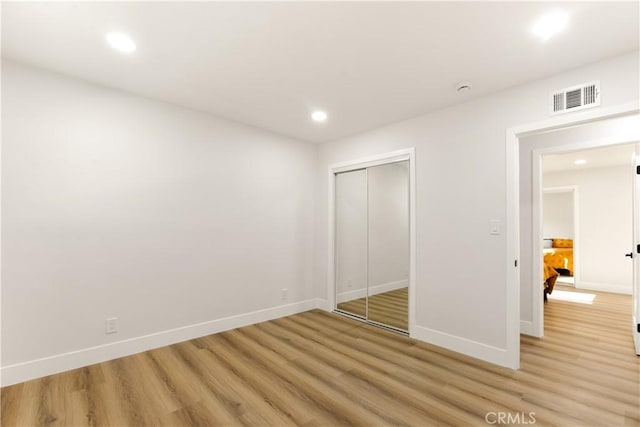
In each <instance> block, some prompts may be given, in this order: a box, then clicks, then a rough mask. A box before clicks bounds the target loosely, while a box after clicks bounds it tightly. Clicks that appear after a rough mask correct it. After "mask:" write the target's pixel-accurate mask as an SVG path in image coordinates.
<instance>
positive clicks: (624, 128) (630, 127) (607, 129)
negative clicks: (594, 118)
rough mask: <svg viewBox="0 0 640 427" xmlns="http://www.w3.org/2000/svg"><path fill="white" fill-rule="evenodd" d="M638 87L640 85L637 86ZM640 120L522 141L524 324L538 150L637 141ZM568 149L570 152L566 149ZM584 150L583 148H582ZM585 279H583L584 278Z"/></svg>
mask: <svg viewBox="0 0 640 427" xmlns="http://www.w3.org/2000/svg"><path fill="white" fill-rule="evenodd" d="M636 84H637V82H636ZM639 137H640V119H639V118H638V116H637V115H634V116H627V117H618V118H613V119H608V120H603V121H598V122H593V123H589V124H584V125H581V126H576V127H572V128H569V129H564V130H560V131H555V132H547V133H542V134H538V135H532V136H527V137H525V138H522V139H521V140H520V164H519V168H520V189H519V195H520V317H521V319H522V321H523V322H533V320H534V319H533V301H534V289H533V286H539V285H538V284H532V277H533V273H532V272H533V268H532V266H533V263H534V261H533V260H534V257H535V258H537V257H539V256H540V254H539V253H534V251H533V240H532V233H533V228H532V216H531V213H532V211H533V209H539V205H538V203H537V200H536V199H535V198H534V196H533V194H532V174H533V173H532V164H533V152H534V151H535V150H542V149H549V148H550V147H564V148H561V149H562V150H564V151H575V150H576V149H577V148H571V147H572V146H576V144H581V143H590V142H593V143H598V142H600V141H604V140H620V141H622V140H626V141H633V140H638V138H639ZM567 147H569V148H567ZM582 148H584V147H582ZM581 279H582V278H581Z"/></svg>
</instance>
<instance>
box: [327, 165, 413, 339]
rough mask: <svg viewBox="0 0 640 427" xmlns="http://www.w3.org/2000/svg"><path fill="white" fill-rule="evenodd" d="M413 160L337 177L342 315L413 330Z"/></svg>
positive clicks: (338, 279)
mask: <svg viewBox="0 0 640 427" xmlns="http://www.w3.org/2000/svg"><path fill="white" fill-rule="evenodd" d="M408 284H409V162H408V161H401V162H395V163H388V164H383V165H378V166H372V167H369V168H366V169H361V170H357V171H351V172H345V173H340V174H337V175H336V295H337V298H336V299H337V308H338V310H340V311H344V312H347V313H349V314H353V315H356V316H358V317H361V318H363V319H366V320H368V321H371V322H376V323H381V324H383V325H386V326H391V327H393V328H396V329H401V330H404V331H406V330H408Z"/></svg>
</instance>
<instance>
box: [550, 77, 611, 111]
mask: <svg viewBox="0 0 640 427" xmlns="http://www.w3.org/2000/svg"><path fill="white" fill-rule="evenodd" d="M598 105H600V82H592V83H584V84H581V85H578V86H571V87H568V88H566V89H562V90H558V91H555V92H554V93H553V94H552V95H551V114H561V113H568V112H570V111H576V110H583V109H585V108H591V107H597V106H598Z"/></svg>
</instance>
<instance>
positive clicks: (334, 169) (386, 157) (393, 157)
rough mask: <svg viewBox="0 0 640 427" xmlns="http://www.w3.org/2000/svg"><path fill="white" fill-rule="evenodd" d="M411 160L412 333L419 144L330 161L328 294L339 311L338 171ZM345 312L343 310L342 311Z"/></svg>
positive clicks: (411, 328)
mask: <svg viewBox="0 0 640 427" xmlns="http://www.w3.org/2000/svg"><path fill="white" fill-rule="evenodd" d="M405 160H408V161H409V307H408V310H409V313H408V314H409V331H408V332H409V336H411V334H412V331H414V330H415V328H414V325H415V323H416V321H415V313H416V310H415V305H416V191H415V188H416V186H415V182H416V168H415V148H414V147H411V148H405V149H402V150H397V151H392V152H388V153H382V154H376V155H373V156H368V157H365V158H360V159H355V160H349V161H346V162H341V163H335V164H332V165H329V171H328V175H329V177H328V181H329V188H328V195H329V200H328V206H329V212H328V214H329V218H328V219H329V220H328V225H329V227H328V239H327V240H328V245H327V247H328V259H327V266H328V268H327V270H328V271H327V297H328V302H329V304H328V307H327V308H328V311H336V308H337V301H336V266H335V262H336V260H335V253H336V206H335V203H336V199H335V188H336V174H337V173H341V172H349V171H353V170H357V169H364V168H368V167H372V166H379V165H384V164H388V163H396V162H401V161H405ZM341 314H342V313H341Z"/></svg>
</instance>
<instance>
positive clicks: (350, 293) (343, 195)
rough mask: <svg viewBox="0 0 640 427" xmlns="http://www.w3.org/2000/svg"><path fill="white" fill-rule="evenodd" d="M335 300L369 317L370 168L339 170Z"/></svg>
mask: <svg viewBox="0 0 640 427" xmlns="http://www.w3.org/2000/svg"><path fill="white" fill-rule="evenodd" d="M335 185H336V187H335V196H336V204H335V210H336V217H335V220H336V236H335V241H336V247H335V266H336V270H335V271H336V303H337V308H338V310H340V311H344V312H346V313H349V314H353V315H356V316H359V317H362V318H363V319H366V317H367V306H366V303H367V301H366V297H367V171H366V170H365V169H360V170H355V171H350V172H343V173H339V174H336V180H335Z"/></svg>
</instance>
